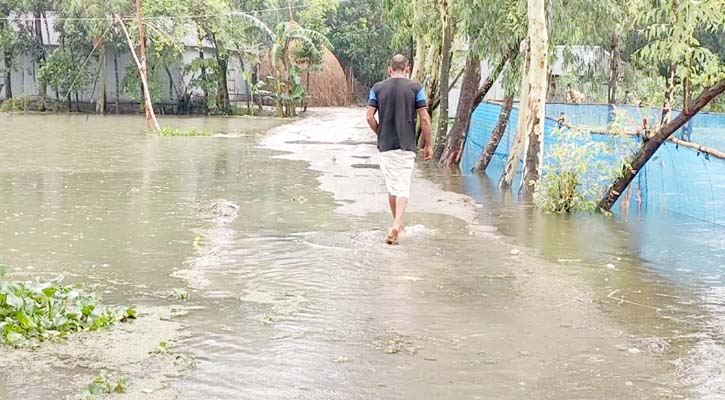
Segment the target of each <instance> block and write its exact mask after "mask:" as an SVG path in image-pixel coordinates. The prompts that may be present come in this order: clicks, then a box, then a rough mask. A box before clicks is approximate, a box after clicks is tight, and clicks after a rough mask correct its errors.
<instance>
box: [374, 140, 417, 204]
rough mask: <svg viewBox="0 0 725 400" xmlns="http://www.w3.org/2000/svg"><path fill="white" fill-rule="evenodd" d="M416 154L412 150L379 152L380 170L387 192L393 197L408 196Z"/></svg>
mask: <svg viewBox="0 0 725 400" xmlns="http://www.w3.org/2000/svg"><path fill="white" fill-rule="evenodd" d="M415 157H416V154H415V153H414V152H412V151H405V150H390V151H384V152H382V153H380V170H382V171H383V176H384V177H385V186H387V188H388V193H390V194H391V195H393V196H395V197H405V198H406V199H407V198H410V183H411V181H412V180H413V170H414V169H415Z"/></svg>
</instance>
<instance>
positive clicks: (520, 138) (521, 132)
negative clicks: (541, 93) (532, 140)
mask: <svg viewBox="0 0 725 400" xmlns="http://www.w3.org/2000/svg"><path fill="white" fill-rule="evenodd" d="M526 46H528V44H526V42H523V43H522V44H521V47H522V52H524V51H525V52H528V49H527V48H526ZM528 60H529V58H528V55H526V56H524V62H523V63H522V66H521V69H522V71H521V96H520V99H519V119H518V125H517V127H516V138H515V139H514V144H513V146H511V150H510V151H509V157H508V160H506V166H505V167H504V171H503V175H502V176H501V182H500V186H501V188H502V189H508V188H510V187H511V185H512V184H513V182H514V177H515V176H516V172H517V171H518V169H519V161H520V160H521V152H522V151H523V147H524V141H525V139H526V128H525V125H524V124H523V120H522V119H521V110H523V109H525V108H527V102H528V98H529V85H528V81H527V78H528V67H529V66H528Z"/></svg>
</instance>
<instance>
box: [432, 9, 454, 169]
mask: <svg viewBox="0 0 725 400" xmlns="http://www.w3.org/2000/svg"><path fill="white" fill-rule="evenodd" d="M452 2H453V0H440V13H441V20H442V21H443V47H442V59H441V73H440V77H441V78H440V92H441V95H440V99H441V106H440V113H439V114H438V133H437V137H436V148H435V153H434V155H433V158H434V159H436V160H440V158H441V156H442V155H443V150H444V149H445V145H446V138H447V137H448V90H449V85H450V72H451V57H452V54H451V43H452V40H453V39H452V36H453V27H452V25H453V23H454V22H453V21H452V20H451V19H452V16H451V3H452Z"/></svg>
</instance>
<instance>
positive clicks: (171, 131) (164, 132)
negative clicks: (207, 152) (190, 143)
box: [152, 127, 214, 137]
mask: <svg viewBox="0 0 725 400" xmlns="http://www.w3.org/2000/svg"><path fill="white" fill-rule="evenodd" d="M152 133H153V134H155V135H158V136H187V137H188V136H214V132H213V131H210V130H206V129H198V128H188V129H182V128H168V127H167V128H161V130H159V131H154V132H152Z"/></svg>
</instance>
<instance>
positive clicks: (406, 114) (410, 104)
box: [368, 78, 428, 152]
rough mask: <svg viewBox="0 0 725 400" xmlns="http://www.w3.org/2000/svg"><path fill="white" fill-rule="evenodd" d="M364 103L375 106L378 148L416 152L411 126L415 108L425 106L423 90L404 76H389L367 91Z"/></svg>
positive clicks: (414, 122) (413, 121) (426, 102)
mask: <svg viewBox="0 0 725 400" xmlns="http://www.w3.org/2000/svg"><path fill="white" fill-rule="evenodd" d="M368 106H370V107H375V108H377V109H378V120H379V126H380V133H379V135H378V150H380V151H381V152H384V151H390V150H398V149H401V150H405V151H412V152H417V151H418V146H417V143H416V141H415V136H416V135H415V125H416V119H417V116H418V110H420V109H421V108H426V107H428V100H427V99H426V96H425V89H424V88H423V85H421V84H420V83H418V82H416V81H414V80H411V79H407V78H389V79H386V80H384V81H382V82H378V83H376V84H375V86H373V88H372V90H371V91H370V99H369V100H368Z"/></svg>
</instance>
